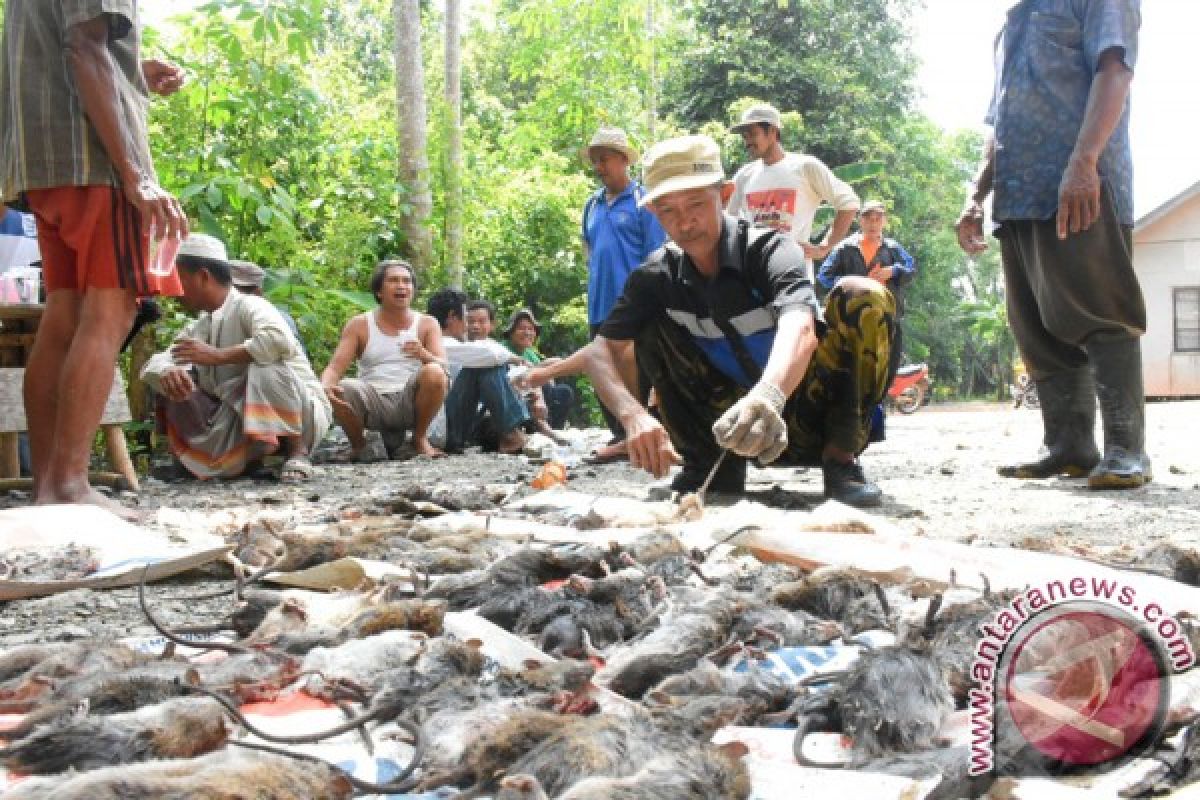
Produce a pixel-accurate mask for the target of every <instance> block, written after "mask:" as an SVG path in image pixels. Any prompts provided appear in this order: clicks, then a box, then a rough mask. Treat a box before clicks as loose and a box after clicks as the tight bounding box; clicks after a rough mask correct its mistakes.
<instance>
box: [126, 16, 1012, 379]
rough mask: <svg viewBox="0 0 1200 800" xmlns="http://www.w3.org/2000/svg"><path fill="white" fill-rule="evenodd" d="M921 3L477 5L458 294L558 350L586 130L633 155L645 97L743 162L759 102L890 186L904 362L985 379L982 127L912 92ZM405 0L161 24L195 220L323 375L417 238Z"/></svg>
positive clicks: (829, 157)
mask: <svg viewBox="0 0 1200 800" xmlns="http://www.w3.org/2000/svg"><path fill="white" fill-rule="evenodd" d="M649 2H654V8H653V9H652V11H653V13H652V14H650V15H647V3H649ZM916 2H918V0H857V2H855V3H853V4H848V3H841V2H837V0H738V2H734V3H728V2H718V0H684V2H682V3H675V4H666V3H661V2H658V0H638V2H630V1H629V0H593V2H587V3H578V2H575V0H483V1H482V2H479V3H472V4H466V7H467V8H468V9H469V12H468V14H467V16H466V18H465V19H464V36H463V42H462V76H461V77H462V162H463V174H462V193H463V196H462V210H461V213H462V220H463V241H462V251H463V263H464V275H463V284H464V288H465V290H466V291H467V292H468V293H469V294H471V295H473V296H481V297H486V298H488V299H490V300H492V301H493V302H494V303H495V304H496V305H497V307H498V308H499V309H500V310H501V312H502V314H504V315H507V313H508V312H510V311H512V310H513V309H515V308H518V307H523V306H528V307H531V308H532V309H533V310H534V311H535V313H537V314H538V316H539V318H540V319H542V320H543V321H544V322H545V323H546V330H545V332H544V335H543V340H542V345H543V349H544V350H546V351H547V352H551V353H562V352H566V351H569V350H570V349H573V348H574V347H576V346H579V345H581V344H582V343H583V342H585V341H586V337H587V325H586V311H585V302H584V290H585V286H586V264H585V262H584V260H583V254H582V250H581V247H580V235H579V215H580V211H581V208H582V206H583V202H584V200H585V198H586V197H587V194H588V192H589V191H590V190H591V188H592V187H593V186H594V179H593V178H592V177H591V176H590V175H589V174H588V170H587V167H586V165H585V164H584V163H583V161H582V159H581V157H580V149H581V147H582V145H583V144H585V143H586V141H587V140H588V139H589V138H590V136H591V134H592V133H593V131H594V130H595V128H596V126H598V125H599V124H602V123H605V124H615V125H619V126H621V127H624V128H625V129H626V130H627V131H628V132H629V133H630V135H631V137H632V139H633V140H634V142H635V143H636V144H638V145H639V146H640V147H639V149H642V150H644V149H645V147H646V146H647V145H648V144H650V142H648V141H647V136H648V130H649V124H648V118H647V113H646V112H647V107H648V104H649V103H650V102H651V97H654V96H656V97H657V102H658V104H659V106H660V107H661V109H663V112H664V116H663V117H662V118H660V119H658V120H656V124H655V127H656V133H657V135H658V136H659V137H665V136H669V135H673V134H675V133H679V132H688V131H701V130H703V131H706V132H709V133H712V134H713V135H714V136H715V137H716V138H717V139H718V141H720V142H721V144H722V147H723V153H724V156H725V160H726V162H727V166H728V168H729V169H730V170H732V169H735V168H736V167H737V166H740V164H741V163H743V162H744V161H745V158H746V156H745V153H744V152H743V150H742V147H741V144H740V141H739V139H738V137H736V136H731V135H729V134H728V130H727V129H728V125H729V124H730V121H731V120H732V119H733V118H735V117H736V115H737V114H738V112H740V111H741V110H742V109H743V108H745V107H746V105H748V104H749V103H751V102H754V101H755V100H766V101H770V102H772V103H774V104H775V105H776V106H778V107H779V108H781V109H783V110H784V111H785V112H786V113H785V128H786V130H785V137H784V143H785V146H786V147H787V148H788V149H791V150H798V151H807V152H812V153H814V154H816V155H818V156H819V157H821V158H822V159H824V160H825V161H826V162H827V163H829V164H830V165H831V166H834V167H835V168H837V169H838V170H839V171H840V172H841V173H842V174H844V175H845V176H846V177H847V178H848V179H852V180H853V182H854V183H855V186H856V188H857V189H858V190H859V193H860V194H861V195H863V196H864V197H872V198H880V199H883V200H885V201H886V202H888V204H889V208H890V210H891V213H890V233H891V234H892V235H894V236H895V237H896V238H897V239H899V240H900V241H901V242H902V243H903V244H904V245H905V247H907V248H908V249H909V250H910V252H912V253H913V254H914V256H916V258H917V260H918V262H919V270H920V273H919V275H920V277H919V278H918V280H917V282H916V284H915V286H914V287H913V288H912V289H911V290H910V292H909V295H908V297H909V300H908V318H907V320H906V323H905V324H906V328H907V333H908V342H909V352H908V355H909V357H910V358H911V359H913V360H927V361H929V362H930V364H931V367H932V369H933V372H934V376H935V379H936V381H937V383H938V385H939V386H940V387H942V390H943V392H945V391H948V390H950V389H953V390H955V391H958V390H961V391H964V392H967V391H972V390H973V391H983V390H991V389H994V388H996V382H997V381H998V380H1000V381H1002V380H1003V376H1002V374H1001V373H1002V372H1003V371H1004V368H1005V367H1004V364H1005V361H1006V360H1007V361H1011V353H1012V347H1011V340H1010V339H1008V337H1007V334H1006V331H1005V330H1004V327H1003V325H1002V322H1003V314H1002V311H1001V310H1000V309H1001V306H1002V287H1001V285H1000V281H999V278H998V269H997V264H996V258H995V255H994V254H990V255H987V256H986V257H984V258H983V259H981V260H979V261H978V262H970V261H968V260H967V259H966V258H965V257H964V256H963V255H962V254H961V252H960V251H959V250H958V248H957V245H956V243H955V240H954V236H953V233H952V231H951V229H950V225H951V224H952V222H953V220H954V218H955V216H956V215H957V212H958V208H959V204H960V203H961V200H962V196H963V182H964V180H965V179H966V176H967V175H968V172H969V170H970V169H971V167H972V166H973V164H974V162H975V160H976V156H977V152H978V145H979V142H978V139H977V137H975V136H973V135H969V134H961V135H947V134H945V133H943V132H942V131H941V130H939V129H938V128H937V127H936V126H934V125H933V124H932V123H931V122H929V121H928V120H927V119H925V118H924V117H923V116H922V115H921V114H920V113H918V112H917V110H916V108H915V106H914V97H915V93H916V87H915V82H914V74H915V73H914V59H913V56H912V53H911V48H910V33H909V31H908V30H907V28H906V26H905V22H904V20H905V19H906V17H907V15H908V13H909V12H910V11H911V10H912V8H913V7H914V5H915V4H916ZM421 7H422V26H423V31H422V37H421V41H422V52H421V58H422V60H423V63H424V74H425V100H426V103H427V104H428V118H429V119H430V120H433V121H439V120H443V119H446V118H447V117H446V111H447V109H446V107H445V100H444V86H443V68H442V67H443V65H442V58H443V49H442V46H441V45H442V42H443V30H442V23H443V20H442V15H441V3H435V2H423V3H422V4H421ZM392 12H393V2H392V0H339V1H338V2H332V0H287V1H286V2H285V1H284V0H210V2H207V3H205V4H204V5H201V6H199V7H197V8H195V9H194V10H192V11H189V12H186V13H184V14H181V15H180V16H179V17H177V18H176V19H175V20H174V21H173V22H172V23H171V24H169V25H166V26H164V27H163V29H162V30H161V31H147V51H148V53H149V54H151V55H158V56H162V57H166V58H168V59H171V60H174V61H177V62H179V63H181V64H183V65H184V66H185V67H186V69H187V70H188V72H189V75H190V81H189V84H188V85H187V86H186V87H185V89H184V90H183V91H181V92H180V93H178V94H177V95H176V96H174V97H172V98H171V99H170V100H168V101H165V102H164V101H156V103H155V104H154V106H153V108H152V113H151V121H152V129H151V138H152V146H153V149H154V153H155V158H156V164H157V166H158V170H159V173H160V177H161V179H162V182H163V183H164V185H165V186H167V187H168V188H169V189H170V190H172V191H174V192H176V193H178V194H179V196H180V197H181V198H182V200H183V201H184V205H185V208H186V210H187V211H188V213H189V215H190V216H191V218H192V219H193V221H194V222H195V223H196V224H197V225H198V227H200V228H201V229H203V230H206V231H209V232H211V233H214V234H215V235H218V236H220V237H221V238H222V239H223V240H224V241H226V243H227V244H228V245H229V247H230V250H231V252H232V253H233V254H235V255H237V256H242V257H247V258H251V259H253V260H256V261H258V262H259V263H261V264H263V265H264V266H266V267H267V268H268V273H269V276H270V277H269V281H268V293H269V294H270V296H271V297H272V298H273V299H274V300H276V301H277V302H279V303H281V304H283V305H285V306H287V307H288V308H289V310H291V311H292V313H293V314H294V315H295V316H296V317H297V320H298V321H299V323H300V327H301V331H302V333H303V335H304V338H305V340H306V344H307V346H308V349H309V352H310V353H311V354H312V356H313V361H314V364H315V366H316V367H317V368H318V369H320V368H321V366H323V364H324V363H325V360H326V359H327V357H328V353H329V351H330V350H331V348H332V346H333V345H334V344H335V342H336V338H337V332H338V330H339V329H340V327H341V324H342V323H343V322H344V320H345V319H346V318H347V317H348V316H349V315H351V314H352V313H354V312H356V311H357V310H358V309H360V308H363V307H368V306H370V305H371V302H372V301H371V298H370V297H369V295H367V294H366V292H365V289H366V286H365V284H366V278H367V275H368V274H369V271H370V268H371V267H372V266H373V264H374V263H375V262H376V261H377V260H379V259H380V258H383V257H387V256H393V255H396V254H399V253H401V252H403V251H404V249H405V246H406V235H405V232H404V231H405V229H404V227H403V225H402V219H403V218H404V216H405V215H406V214H408V213H409V212H410V211H411V210H412V201H413V194H412V192H413V188H414V187H413V186H412V185H408V184H406V183H404V182H402V181H400V180H398V178H397V174H398V169H397V165H398V164H399V162H400V159H401V156H402V155H403V153H402V152H401V148H400V147H399V146H398V144H397V130H396V114H397V109H396V100H395V98H396V76H395V70H394V61H393V41H394V33H395V27H394V25H395V22H394V16H393V13H392ZM648 16H649V17H653V18H654V19H655V26H656V29H655V30H648V29H647V18H648ZM652 76H657V77H658V79H660V80H661V85H660V86H655V85H653V84H652V83H651V81H652V80H653V79H654V78H653V77H652ZM654 90H657V92H655V91H654ZM427 132H428V159H429V164H430V173H429V180H430V184H431V188H432V198H433V207H432V211H431V212H430V215H429V219H428V226H427V227H428V230H429V232H430V234H431V236H432V240H433V249H432V253H433V259H432V263H431V264H430V266H429V267H428V269H427V270H426V272H425V274H423V275H422V276H421V284H422V292H423V293H428V292H429V291H431V290H433V289H436V288H438V287H439V286H440V285H444V284H445V283H447V282H448V277H447V273H446V264H445V263H444V261H443V253H444V250H445V244H446V240H445V226H446V224H447V206H446V197H447V189H448V188H453V181H452V180H451V178H452V176H451V175H450V174H448V173H447V171H446V170H447V163H448V160H447V155H448V152H449V150H448V145H449V142H448V140H447V133H446V128H445V126H443V125H441V124H430V125H429V127H428V131H427ZM819 222H820V221H819Z"/></svg>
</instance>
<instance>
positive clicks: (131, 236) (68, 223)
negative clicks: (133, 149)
mask: <svg viewBox="0 0 1200 800" xmlns="http://www.w3.org/2000/svg"><path fill="white" fill-rule="evenodd" d="M26 196H27V197H28V198H29V206H30V208H31V209H32V210H33V214H34V216H35V217H36V218H37V232H38V248H39V249H40V250H41V251H42V283H43V284H44V285H45V287H46V294H47V295H49V294H50V293H51V292H53V291H55V290H58V289H71V290H74V291H76V292H80V293H85V292H87V290H88V289H128V290H130V291H132V292H133V293H134V294H135V295H136V296H137V297H149V296H152V295H166V296H169V297H177V296H179V295H181V294H183V287H182V286H180V284H179V274H178V273H177V272H176V271H175V270H171V274H169V275H156V274H154V273H152V272H150V271H149V270H148V269H147V264H148V261H149V250H150V234H149V231H148V230H147V229H146V228H144V227H143V226H142V224H141V214H140V213H139V212H138V210H137V209H136V208H135V207H134V206H133V204H131V203H130V202H129V201H128V200H127V199H126V198H125V194H124V193H123V192H122V191H121V190H120V189H118V188H115V187H112V186H63V187H58V188H54V189H31V190H29V191H28V192H26Z"/></svg>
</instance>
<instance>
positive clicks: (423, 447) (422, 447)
mask: <svg viewBox="0 0 1200 800" xmlns="http://www.w3.org/2000/svg"><path fill="white" fill-rule="evenodd" d="M412 446H413V450H416V451H417V455H419V456H429V457H430V458H445V457H446V454H445V453H443V452H442V451H441V450H438V449H437V448H436V447H434V446H433V445H432V444H430V443H429V439H427V438H426V437H424V436H414V437H413V441H412Z"/></svg>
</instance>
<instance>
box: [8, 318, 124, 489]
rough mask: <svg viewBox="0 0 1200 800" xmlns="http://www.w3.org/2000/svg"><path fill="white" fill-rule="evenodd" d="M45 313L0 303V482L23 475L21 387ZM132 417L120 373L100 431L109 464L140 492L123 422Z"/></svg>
mask: <svg viewBox="0 0 1200 800" xmlns="http://www.w3.org/2000/svg"><path fill="white" fill-rule="evenodd" d="M44 310H45V307H44V306H42V305H9V304H5V303H0V480H9V481H11V480H12V479H15V478H18V477H19V476H20V474H21V473H20V463H19V461H18V458H17V434H18V433H20V432H21V431H24V430H25V429H26V422H25V402H24V399H23V397H22V392H21V386H22V384H23V383H24V379H25V364H26V363H27V362H28V360H29V351H30V350H31V349H33V338H34V335H35V334H36V332H37V326H38V322H40V321H41V318H42V311H44ZM130 418H131V417H130V414H129V401H128V399H127V398H126V397H125V384H124V382H122V381H121V375H120V371H119V370H118V371H117V374H116V377H115V378H114V380H113V387H112V391H111V392H110V393H109V396H108V403H107V404H106V405H105V407H104V414H103V416H102V417H101V419H100V429H101V431H102V432H103V434H104V443H105V450H106V451H107V453H108V460H109V463H110V464H111V465H112V467H113V469H114V470H116V471H117V473H118V474H119V475H120V476H121V477H122V478H124V479H125V481H126V482H127V483H128V484H129V487H130V488H131V489H133V490H134V491H137V489H138V478H137V471H136V470H134V468H133V462H132V461H131V460H130V458H129V448H128V446H127V445H126V443H125V431H124V430H123V429H122V427H121V423H123V422H128V421H129V420H130Z"/></svg>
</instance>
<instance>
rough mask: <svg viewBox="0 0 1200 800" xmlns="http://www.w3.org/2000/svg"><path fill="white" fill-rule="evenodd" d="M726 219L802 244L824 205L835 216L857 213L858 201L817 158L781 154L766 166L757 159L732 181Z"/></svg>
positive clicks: (807, 237) (806, 239)
mask: <svg viewBox="0 0 1200 800" xmlns="http://www.w3.org/2000/svg"><path fill="white" fill-rule="evenodd" d="M733 184H734V190H733V196H732V197H730V198H729V205H728V207H727V209H728V211H729V213H731V214H734V215H736V216H739V217H741V218H742V219H745V220H748V221H750V222H751V223H753V224H755V225H758V226H760V227H764V228H774V229H775V230H777V231H783V232H785V233H791V234H792V236H793V237H794V238H795V239H796V241H797V242H799V243H801V244H804V243H806V242H808V240H809V237H810V236H811V235H812V224H813V216H815V215H816V213H817V209H818V208H820V206H821V204H822V203H828V204H829V205H831V206H833V208H834V210H835V211H857V210H858V208H859V199H858V195H857V194H855V193H854V190H853V189H852V188H850V185H849V184H848V183H846V182H845V181H843V180H842V179H841V178H839V177H838V176H836V175H834V174H833V171H832V170H830V169H829V167H827V166H825V164H824V163H823V162H822V161H821V160H820V159H818V158H816V157H814V156H810V155H804V154H802V153H785V154H784V156H783V158H782V159H780V160H779V161H777V162H775V163H774V164H771V165H770V166H768V165H767V164H765V163H763V160H762V159H761V158H760V159H758V160H757V161H754V162H751V163H749V164H747V165H746V166H744V167H742V168H741V169H740V170H738V172H737V174H736V175H734V176H733Z"/></svg>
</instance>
